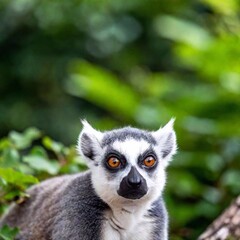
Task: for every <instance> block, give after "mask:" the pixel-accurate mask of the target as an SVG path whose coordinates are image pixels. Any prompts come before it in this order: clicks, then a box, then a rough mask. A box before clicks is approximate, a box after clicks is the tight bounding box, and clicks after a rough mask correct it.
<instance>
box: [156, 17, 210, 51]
mask: <svg viewBox="0 0 240 240" xmlns="http://www.w3.org/2000/svg"><path fill="white" fill-rule="evenodd" d="M155 29H156V31H157V33H158V34H159V35H161V36H164V37H166V38H169V39H172V40H175V41H181V42H184V43H187V44H190V45H192V46H194V47H196V48H200V49H202V48H205V47H206V46H207V45H208V44H209V42H210V41H211V37H210V34H209V33H208V32H207V31H206V30H205V29H204V28H202V27H200V26H198V25H197V24H194V23H193V22H190V21H186V20H183V19H177V18H175V17H173V16H167V15H166V16H163V15H162V16H160V17H158V18H156V20H155Z"/></svg>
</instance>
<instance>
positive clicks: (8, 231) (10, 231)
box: [0, 225, 18, 240]
mask: <svg viewBox="0 0 240 240" xmlns="http://www.w3.org/2000/svg"><path fill="white" fill-rule="evenodd" d="M17 233H18V229H17V228H10V227H8V226H6V225H5V226H3V227H2V228H1V229H0V239H1V240H14V237H15V236H16V235H17Z"/></svg>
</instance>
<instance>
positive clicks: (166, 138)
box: [152, 119, 177, 160]
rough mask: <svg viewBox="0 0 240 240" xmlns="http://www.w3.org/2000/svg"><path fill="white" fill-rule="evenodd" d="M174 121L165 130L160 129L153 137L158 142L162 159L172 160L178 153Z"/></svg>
mask: <svg viewBox="0 0 240 240" xmlns="http://www.w3.org/2000/svg"><path fill="white" fill-rule="evenodd" d="M173 124H174V119H171V120H170V121H169V122H168V123H167V124H166V125H165V126H164V127H163V128H160V129H159V130H157V131H156V132H153V133H152V135H153V137H154V138H155V140H156V141H157V145H158V148H159V150H160V152H161V157H162V158H163V159H164V158H167V159H168V160H170V158H171V157H172V155H174V154H175V153H176V151H177V143H176V134H175V131H174V130H173Z"/></svg>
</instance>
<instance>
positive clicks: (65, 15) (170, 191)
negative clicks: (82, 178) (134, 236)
mask: <svg viewBox="0 0 240 240" xmlns="http://www.w3.org/2000/svg"><path fill="white" fill-rule="evenodd" d="M239 6H240V5H239V1H238V0H228V1H216V0H200V1H191V2H190V1H185V0H182V1H173V2H171V1H166V0H162V1H155V0H150V1H144V0H133V1H128V2H124V3H123V2H122V1H120V0H108V1H95V0H91V1H84V0H83V1H82V0H81V1H79V0H69V1H64V0H58V1H56V0H52V1H39V0H33V1H22V0H16V1H1V3H0V22H1V25H0V33H1V34H0V49H1V55H0V76H1V85H0V92H1V101H0V135H1V137H3V138H2V139H1V140H0V168H1V169H3V172H4V171H5V172H8V171H9V173H13V172H11V171H14V172H17V173H16V176H15V174H14V177H13V178H12V180H11V181H12V182H10V178H9V180H8V179H7V178H8V177H5V178H1V179H2V180H1V198H0V199H1V200H0V202H1V204H2V206H7V205H8V203H9V201H10V200H11V199H18V198H19V196H20V199H21V198H22V197H23V198H24V197H27V196H25V195H24V191H25V190H26V187H28V186H29V185H30V184H32V183H33V182H28V180H27V181H25V180H23V179H25V177H26V178H28V177H27V176H29V175H31V176H34V177H35V178H37V179H39V180H43V179H46V178H48V177H51V176H55V175H58V174H64V173H74V172H78V171H81V170H83V169H85V165H84V164H83V163H82V161H81V159H80V158H78V157H76V153H75V147H66V146H65V144H67V145H68V144H73V143H75V142H76V139H77V136H78V134H79V131H80V123H79V117H81V118H87V119H88V120H89V121H90V122H91V123H92V124H93V125H94V126H97V128H99V129H102V130H105V129H109V128H112V127H118V126H123V125H127V124H131V125H134V126H137V127H142V128H148V129H157V128H158V127H159V126H160V124H164V123H166V122H167V121H168V120H169V119H170V118H171V117H176V126H175V129H176V132H177V136H178V145H179V153H178V155H177V156H176V157H175V160H174V161H173V162H172V164H171V165H170V167H169V177H168V184H167V189H166V193H165V198H166V199H167V203H168V209H169V212H170V223H171V239H173V240H181V239H186V240H188V239H189V240H190V239H196V238H197V236H198V235H199V233H200V232H202V231H203V230H204V229H205V228H206V226H207V225H208V224H209V223H211V222H212V221H213V219H214V218H215V217H217V216H218V215H219V213H220V212H221V211H222V210H223V209H224V207H225V206H227V205H228V204H229V203H230V201H231V199H232V198H233V197H235V196H236V195H238V194H239V192H240V189H239V184H238V176H239V174H240V170H239V169H240V163H239V156H240V148H239V142H240V128H239V116H240V101H239V99H240V64H239V59H240V44H239V40H240V21H239V10H240V8H239ZM29 126H36V127H37V128H39V129H44V131H45V132H46V133H47V134H49V135H51V136H54V139H58V140H59V141H60V142H63V143H59V142H55V141H54V140H52V139H51V138H49V137H48V136H45V135H44V134H43V133H42V132H41V131H39V130H37V129H35V128H30V129H28V130H26V131H24V132H23V129H26V128H28V127H29ZM12 129H16V130H17V131H19V132H23V133H18V132H11V133H10V134H9V135H8V137H4V136H6V135H7V134H8V132H9V131H11V130H12ZM9 173H8V175H5V176H11V174H9ZM5 174H6V173H5ZM18 174H24V177H22V178H23V179H21V180H22V181H23V182H21V181H19V182H18V184H20V185H17V184H16V182H14V181H15V180H16V179H15V180H14V178H15V177H16V178H17V176H18ZM32 180H33V179H32ZM33 181H35V180H33ZM1 211H3V209H2V210H1Z"/></svg>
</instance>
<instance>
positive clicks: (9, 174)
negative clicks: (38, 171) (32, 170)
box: [0, 168, 38, 187]
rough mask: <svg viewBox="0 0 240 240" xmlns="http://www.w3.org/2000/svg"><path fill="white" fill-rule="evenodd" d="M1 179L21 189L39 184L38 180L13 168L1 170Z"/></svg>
mask: <svg viewBox="0 0 240 240" xmlns="http://www.w3.org/2000/svg"><path fill="white" fill-rule="evenodd" d="M0 178H2V179H3V180H5V181H6V182H7V183H11V184H14V185H16V186H19V187H26V186H27V185H28V184H35V183H38V179H37V178H35V177H33V176H31V175H26V174H24V173H21V172H17V171H15V170H13V169H11V168H0Z"/></svg>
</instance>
